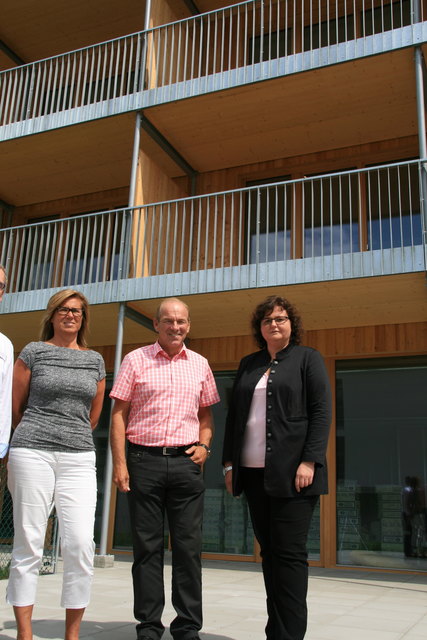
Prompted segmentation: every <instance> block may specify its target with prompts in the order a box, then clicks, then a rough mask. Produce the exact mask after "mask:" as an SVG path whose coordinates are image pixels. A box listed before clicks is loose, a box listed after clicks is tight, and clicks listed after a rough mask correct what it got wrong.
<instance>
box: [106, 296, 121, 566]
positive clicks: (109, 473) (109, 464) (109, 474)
mask: <svg viewBox="0 0 427 640" xmlns="http://www.w3.org/2000/svg"><path fill="white" fill-rule="evenodd" d="M125 306H126V305H125V303H124V302H121V303H120V306H119V314H118V319H117V336H116V353H115V355H114V374H113V375H114V379H116V377H117V374H118V372H119V369H120V364H121V361H122V350H123V327H124V321H125ZM111 414H112V411H111V412H110V423H111ZM112 478H113V458H112V455H111V448H110V437H108V444H107V453H106V461H105V475H104V503H103V505H102V521H101V541H100V545H99V555H101V556H105V555H106V553H107V541H108V522H109V516H110V501H111V483H112Z"/></svg>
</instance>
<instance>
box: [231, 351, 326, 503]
mask: <svg viewBox="0 0 427 640" xmlns="http://www.w3.org/2000/svg"><path fill="white" fill-rule="evenodd" d="M270 366H271V369H270V375H269V378H268V382H267V406H266V416H267V417H266V452H265V473H264V487H265V490H266V492H267V493H268V494H269V495H272V496H281V497H293V496H297V495H320V494H322V493H327V491H328V478H327V467H326V447H327V444H328V435H329V426H330V421H331V393H330V386H329V378H328V375H327V373H326V369H325V365H324V362H323V358H322V356H321V355H320V353H319V352H318V351H316V350H315V349H312V348H310V347H303V346H297V345H293V344H289V345H288V346H287V347H285V349H283V350H282V351H280V352H279V353H277V354H276V357H275V359H274V360H273V361H272V360H271V357H270V354H269V353H268V351H267V350H266V349H263V350H261V351H257V352H256V353H252V354H250V355H248V356H246V357H245V358H243V359H242V360H241V362H240V366H239V369H238V371H237V375H236V379H235V381H234V386H233V390H232V395H231V401H230V408H229V411H228V416H227V420H226V426H225V436H224V447H223V456H222V461H223V464H224V463H225V462H229V461H231V462H232V464H233V493H234V495H239V494H240V493H241V492H242V487H241V482H240V479H239V461H240V454H241V450H242V446H243V435H244V431H245V428H246V423H247V420H248V415H249V410H250V406H251V402H252V396H253V392H254V389H255V387H256V385H257V384H258V382H259V380H260V378H261V376H262V375H263V374H264V373H265V371H266V370H267V369H268V368H269V367H270ZM302 461H307V462H314V463H315V473H314V478H313V483H312V484H311V485H310V486H309V487H306V488H305V489H302V491H301V493H300V494H298V493H297V491H296V489H295V485H294V481H295V474H296V471H297V468H298V465H299V464H300V462H302Z"/></svg>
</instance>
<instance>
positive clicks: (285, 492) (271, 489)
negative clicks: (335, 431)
mask: <svg viewBox="0 0 427 640" xmlns="http://www.w3.org/2000/svg"><path fill="white" fill-rule="evenodd" d="M252 329H253V333H254V337H255V340H256V341H257V343H258V346H259V347H260V351H257V352H256V353H252V354H250V355H248V356H246V357H245V358H243V359H242V361H241V362H240V366H239V369H238V372H237V375H236V379H235V382H234V386H233V391H232V397H231V402H230V409H229V413H228V416H227V422H226V429H225V438H224V449H223V465H224V476H225V484H226V487H227V490H228V491H229V492H230V493H232V494H233V495H240V493H242V491H243V492H244V494H245V495H246V498H247V501H248V505H249V510H250V514H251V519H252V524H253V527H254V531H255V535H256V537H257V539H258V542H259V544H260V547H261V557H262V568H263V573H264V582H265V588H266V593H267V612H268V622H267V626H266V636H267V639H268V640H302V638H304V635H305V631H306V627H307V603H306V598H307V581H308V568H307V567H308V564H307V534H308V530H309V527H310V521H311V517H312V515H313V511H314V508H315V506H316V504H317V501H318V499H319V495H320V494H323V493H327V490H328V484H327V468H326V447H327V441H328V434H329V425H330V420H331V399H330V388H329V379H328V376H327V373H326V369H325V366H324V363H323V359H322V357H321V355H320V354H319V352H318V351H316V350H315V349H311V348H310V347H303V346H301V345H300V341H301V333H302V328H301V319H300V317H299V316H298V315H297V312H296V309H295V308H294V307H293V306H292V305H291V304H290V303H289V301H288V300H286V299H285V298H281V297H278V296H270V297H268V298H267V299H266V300H265V301H264V302H262V303H261V304H260V305H258V307H257V308H256V309H255V312H254V314H253V317H252Z"/></svg>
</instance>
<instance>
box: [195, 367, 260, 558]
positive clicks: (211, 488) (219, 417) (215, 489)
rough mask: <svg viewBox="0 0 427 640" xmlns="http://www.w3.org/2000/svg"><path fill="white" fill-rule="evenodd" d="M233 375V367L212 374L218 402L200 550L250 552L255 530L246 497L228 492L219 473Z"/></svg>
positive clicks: (235, 552) (252, 547) (207, 467)
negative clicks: (229, 369) (227, 370)
mask: <svg viewBox="0 0 427 640" xmlns="http://www.w3.org/2000/svg"><path fill="white" fill-rule="evenodd" d="M234 376H235V373H234V371H233V372H225V373H216V374H215V381H216V384H217V388H218V393H219V395H220V397H221V402H219V403H218V404H215V405H213V407H212V413H213V419H214V424H215V438H214V442H213V446H212V453H211V457H210V459H209V461H208V463H207V464H206V465H205V484H206V492H205V511H204V516H203V551H205V552H215V553H227V554H228V553H229V554H238V555H249V556H253V554H254V532H253V529H252V524H251V520H250V517H249V511H248V506H247V503H246V499H245V497H244V496H241V497H240V498H233V497H232V496H230V495H229V494H228V493H227V491H226V490H225V485H224V477H223V474H222V464H221V459H222V442H223V439H224V428H225V420H226V416H227V411H228V407H229V403H230V395H231V389H232V386H233V381H234Z"/></svg>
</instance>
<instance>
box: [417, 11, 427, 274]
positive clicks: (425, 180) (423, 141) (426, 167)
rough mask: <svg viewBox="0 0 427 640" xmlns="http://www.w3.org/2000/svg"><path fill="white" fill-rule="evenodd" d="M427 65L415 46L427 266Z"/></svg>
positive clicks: (418, 18) (425, 261) (420, 51)
mask: <svg viewBox="0 0 427 640" xmlns="http://www.w3.org/2000/svg"><path fill="white" fill-rule="evenodd" d="M420 20H421V5H420V1H419V0H416V2H415V3H414V22H419V21H420ZM425 74H426V65H425V61H424V56H423V52H422V49H421V47H415V84H416V92H417V120H418V149H419V154H420V159H421V160H424V163H423V165H422V168H421V190H422V193H421V202H422V218H423V221H422V222H423V224H422V227H423V246H424V264H425V267H426V268H427V162H426V160H427V138H426V112H425V105H426V103H425V89H424V78H425Z"/></svg>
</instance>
